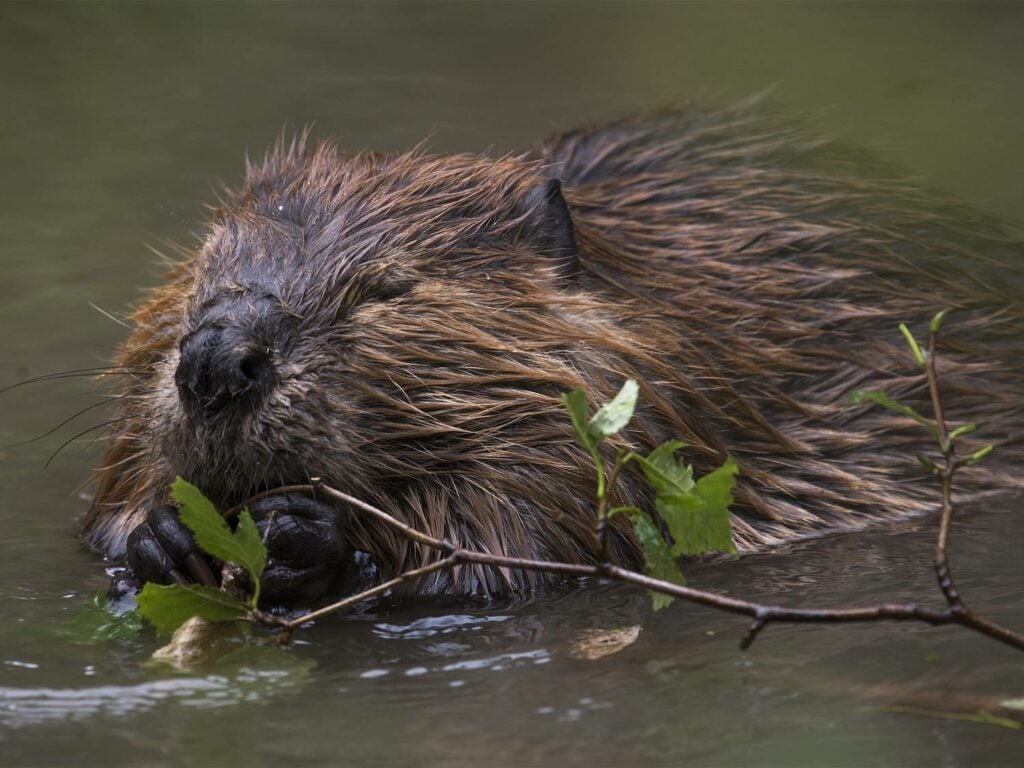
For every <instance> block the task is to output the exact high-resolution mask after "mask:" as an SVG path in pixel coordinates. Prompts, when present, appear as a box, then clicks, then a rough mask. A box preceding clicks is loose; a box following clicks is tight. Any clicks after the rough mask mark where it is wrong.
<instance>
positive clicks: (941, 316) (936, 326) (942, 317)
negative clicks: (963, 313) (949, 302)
mask: <svg viewBox="0 0 1024 768" xmlns="http://www.w3.org/2000/svg"><path fill="white" fill-rule="evenodd" d="M948 314H949V310H948V309H944V310H942V311H941V312H939V313H938V314H936V315H935V317H933V318H932V321H931V323H929V324H928V332H929V333H930V334H931V335H932V336H934V335H935V334H937V333H938V332H939V331H941V330H942V324H943V323H944V322H945V321H946V315H948Z"/></svg>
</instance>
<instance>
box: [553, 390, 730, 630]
mask: <svg viewBox="0 0 1024 768" xmlns="http://www.w3.org/2000/svg"><path fill="white" fill-rule="evenodd" d="M638 396H639V387H638V386H637V383H636V382H635V381H633V380H632V379H630V380H628V381H626V383H625V384H623V386H622V389H621V390H620V391H619V393H618V394H617V395H616V396H615V397H614V398H613V399H612V400H611V401H610V402H608V403H606V404H604V405H602V406H601V407H600V408H598V410H597V411H596V412H595V413H594V415H593V416H590V415H589V409H588V405H587V396H586V393H585V392H584V391H583V390H582V389H575V390H573V391H572V392H567V393H564V394H563V395H562V402H563V403H564V405H565V407H566V410H568V411H569V416H570V418H571V420H572V425H573V429H574V432H575V435H576V442H577V443H578V444H579V446H580V447H581V448H583V449H584V450H586V451H587V452H588V453H589V454H590V456H591V458H592V459H593V462H594V467H595V469H596V471H597V503H598V521H599V522H598V525H599V530H602V531H603V523H604V520H605V519H607V518H611V517H614V516H615V515H619V514H626V515H628V516H629V518H630V520H631V521H632V523H633V530H634V532H635V534H636V537H637V540H638V541H639V542H640V545H641V547H642V548H643V553H644V572H645V573H646V574H647V575H649V576H652V577H654V578H656V579H661V580H663V581H668V582H671V583H673V584H680V585H682V584H685V583H686V579H685V578H684V577H683V574H682V571H681V570H680V568H679V560H678V558H680V557H682V556H686V555H701V554H708V553H713V552H730V553H734V552H735V551H736V546H735V544H734V543H733V540H732V528H731V526H730V524H729V507H730V505H731V504H732V490H733V487H734V485H735V482H736V473H737V470H738V468H737V466H736V463H735V462H734V461H732V460H731V459H729V460H727V461H726V462H725V463H724V464H723V465H722V466H720V467H719V468H718V469H716V470H714V471H713V472H710V473H708V474H707V475H704V476H703V477H701V478H700V479H698V480H696V481H695V480H694V479H693V468H692V467H691V466H689V465H688V464H686V463H685V462H684V461H682V460H681V459H679V458H678V457H677V456H676V453H677V451H679V450H680V449H681V448H684V447H685V444H684V443H682V442H679V441H678V440H671V441H669V442H667V443H664V444H663V445H660V446H658V447H657V448H655V449H654V450H653V451H651V452H650V453H649V454H648V455H646V456H643V455H641V454H639V453H635V452H633V451H628V450H620V451H619V452H618V454H617V455H616V458H615V464H614V465H613V468H612V472H611V477H618V474H619V471H620V470H621V469H622V468H623V467H624V466H625V465H626V464H628V463H630V462H634V463H636V464H637V465H639V467H640V469H641V470H642V472H643V474H644V477H645V478H646V479H647V482H648V483H649V484H650V486H651V487H652V488H653V489H654V493H655V497H654V498H655V510H656V512H657V517H654V516H652V515H651V514H650V513H649V512H646V511H644V510H642V509H639V508H637V507H633V506H624V507H611V508H609V507H608V498H609V494H610V491H611V489H609V488H608V485H607V484H608V478H607V477H606V474H607V473H606V471H605V461H604V458H603V457H602V455H601V452H600V444H601V442H602V441H603V440H604V439H605V438H608V437H612V436H614V435H616V434H618V433H619V432H621V431H622V429H623V428H625V427H626V425H627V424H629V422H630V420H631V419H632V418H633V413H634V411H635V410H636V405H637V399H638ZM666 530H667V532H668V536H666V535H665V531H666ZM650 594H651V599H652V602H653V605H654V609H655V610H659V609H661V608H664V607H665V606H667V605H668V604H669V603H671V602H672V600H673V599H674V598H672V597H671V596H669V595H665V594H662V593H659V592H651V593H650Z"/></svg>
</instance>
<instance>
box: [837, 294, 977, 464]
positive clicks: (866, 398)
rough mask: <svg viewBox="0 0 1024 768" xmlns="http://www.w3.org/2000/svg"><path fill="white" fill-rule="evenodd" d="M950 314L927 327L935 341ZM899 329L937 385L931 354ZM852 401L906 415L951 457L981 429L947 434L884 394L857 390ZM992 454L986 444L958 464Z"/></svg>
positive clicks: (907, 331)
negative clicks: (958, 443) (960, 441)
mask: <svg viewBox="0 0 1024 768" xmlns="http://www.w3.org/2000/svg"><path fill="white" fill-rule="evenodd" d="M948 312H949V310H945V309H944V310H942V311H941V312H939V313H938V314H936V315H935V316H934V317H933V318H932V320H931V322H930V323H929V324H928V332H929V334H930V335H931V336H932V337H933V338H934V337H935V336H936V335H938V333H939V331H941V330H942V324H943V322H944V321H945V319H946V315H947V314H948ZM899 329H900V333H901V334H903V338H904V339H906V342H907V346H908V347H909V348H910V354H911V355H912V356H913V358H914V362H916V363H917V364H918V365H919V366H920V367H921V369H922V370H923V371H924V372H925V375H926V376H927V377H928V379H929V382H930V383H931V385H932V386H934V377H935V373H934V369H933V368H932V367H931V362H930V361H929V358H928V355H927V354H926V353H925V351H924V349H923V348H922V346H921V344H920V343H918V341H917V339H916V338H915V337H914V334H913V332H911V330H910V329H909V328H908V327H907V326H906V324H905V323H900V325H899ZM850 402H851V403H853V404H860V403H864V402H871V403H874V404H875V405H880V406H882V407H883V408H885V409H886V410H888V411H891V412H893V413H898V414H899V415H900V416H907V417H909V418H911V419H913V420H914V421H916V422H917V423H918V424H920V425H921V426H922V427H923V428H924V429H925V430H926V431H927V432H928V434H929V435H931V437H932V439H933V440H934V441H935V443H936V445H938V447H939V451H940V452H941V453H942V455H943V456H952V453H953V448H954V446H955V445H956V441H957V439H958V438H960V437H963V436H964V435H966V434H969V433H971V432H973V431H974V430H976V429H977V428H978V427H977V425H976V424H964V425H962V426H959V427H957V428H956V429H952V430H949V431H948V432H945V431H944V425H942V424H940V423H939V421H938V419H937V418H936V419H929V418H928V417H927V416H924V415H922V414H921V413H919V412H918V411H916V410H915V409H913V408H911V407H910V406H909V405H905V404H903V403H901V402H899V401H898V400H895V399H893V398H892V397H890V396H889V395H887V394H886V393H885V392H879V391H875V390H864V389H857V390H854V391H853V392H851V393H850ZM991 452H992V446H991V445H986V446H984V447H983V448H980V449H979V450H977V451H975V452H974V453H972V454H971V455H970V456H968V457H967V458H965V459H962V460H961V461H960V462H959V463H958V465H959V466H970V465H971V464H977V463H978V462H979V461H981V460H982V459H984V458H985V457H986V456H988V454H989V453H991ZM919 459H920V461H921V464H922V465H923V466H924V467H925V469H927V470H928V471H929V472H932V473H936V474H937V473H939V472H941V468H940V467H939V466H938V465H936V464H935V462H933V461H932V460H931V459H929V458H927V457H924V456H922V457H919Z"/></svg>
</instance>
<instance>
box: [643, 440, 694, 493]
mask: <svg viewBox="0 0 1024 768" xmlns="http://www.w3.org/2000/svg"><path fill="white" fill-rule="evenodd" d="M685 445H686V444H685V443H682V442H680V441H678V440H669V441H668V442H667V443H664V444H662V445H659V446H658V447H657V448H655V449H654V450H653V451H651V452H650V454H649V455H648V456H646V457H645V456H640V455H638V454H632V455H631V457H630V458H631V459H633V460H634V461H637V462H638V463H639V464H640V468H641V469H642V470H643V472H644V476H645V477H646V478H647V482H648V483H650V484H651V486H652V487H653V488H654V490H655V491H656V492H657V493H658V494H669V493H689V492H690V491H691V490H692V489H693V468H692V467H690V466H688V465H687V464H686V463H685V462H683V461H680V460H678V459H676V457H675V452H676V451H678V450H679V449H680V448H682V447H683V446H685Z"/></svg>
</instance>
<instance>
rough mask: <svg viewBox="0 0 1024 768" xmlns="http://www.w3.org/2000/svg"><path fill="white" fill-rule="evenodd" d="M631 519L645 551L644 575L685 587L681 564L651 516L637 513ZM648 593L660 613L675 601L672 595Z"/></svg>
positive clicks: (652, 591)
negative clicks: (680, 568)
mask: <svg viewBox="0 0 1024 768" xmlns="http://www.w3.org/2000/svg"><path fill="white" fill-rule="evenodd" d="M631 517H632V518H633V530H635V531H636V537H637V539H638V540H639V541H640V544H641V546H642V547H643V549H644V573H646V574H647V575H648V576H650V577H652V578H655V579H661V580H662V581H667V582H670V583H672V584H679V585H680V586H683V585H685V584H686V579H685V578H683V574H682V571H680V570H679V563H677V562H676V559H675V558H674V557H672V553H671V552H670V551H669V548H668V544H666V543H665V539H664V538H663V537H662V535H661V531H660V530H659V529H658V526H656V525H655V524H654V522H653V521H652V520H651V517H650V515H648V514H647V513H646V512H640V511H637V512H636V513H631ZM648 593H649V594H650V596H651V602H652V604H653V607H654V610H656V611H660V610H661V609H662V608H665V607H666V606H668V605H669V604H670V603H671V602H672V601H673V600H675V598H674V597H672V596H671V595H666V594H664V593H662V592H655V591H654V590H648Z"/></svg>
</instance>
